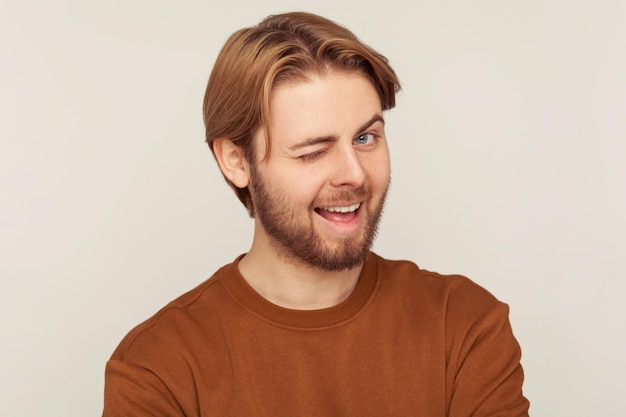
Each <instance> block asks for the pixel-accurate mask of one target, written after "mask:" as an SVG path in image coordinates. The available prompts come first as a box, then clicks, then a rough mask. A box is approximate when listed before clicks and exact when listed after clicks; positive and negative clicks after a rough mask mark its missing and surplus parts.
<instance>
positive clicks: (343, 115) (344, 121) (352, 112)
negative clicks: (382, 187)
mask: <svg viewBox="0 0 626 417" xmlns="http://www.w3.org/2000/svg"><path fill="white" fill-rule="evenodd" d="M375 115H382V106H381V102H380V97H379V95H378V92H377V91H376V88H375V87H374V85H373V83H372V82H371V80H370V79H369V78H368V77H367V76H365V75H362V74H361V73H358V72H343V71H329V72H326V73H323V74H312V75H310V76H309V77H308V78H306V79H298V80H294V81H288V82H283V83H281V84H279V85H278V86H276V87H275V88H274V90H273V91H272V93H271V95H270V101H269V115H268V119H269V126H268V127H269V131H270V134H271V142H272V145H273V144H274V142H276V144H277V145H278V144H279V143H280V144H284V145H289V144H290V143H293V142H294V141H299V140H302V139H306V138H309V137H315V136H324V135H329V136H330V135H333V136H339V137H340V136H343V135H353V134H356V133H358V132H355V129H358V127H359V126H362V125H363V123H364V122H366V121H367V120H370V119H371V118H372V117H373V116H375Z"/></svg>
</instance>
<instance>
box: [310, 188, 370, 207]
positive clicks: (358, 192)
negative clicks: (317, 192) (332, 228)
mask: <svg viewBox="0 0 626 417" xmlns="http://www.w3.org/2000/svg"><path fill="white" fill-rule="evenodd" d="M369 195H370V191H369V188H368V187H366V186H361V187H359V188H356V189H354V190H336V191H333V192H332V193H330V194H327V195H325V196H323V197H320V198H318V199H316V200H315V201H314V202H313V207H330V206H333V205H337V203H345V202H355V201H362V200H365V199H367V197H369Z"/></svg>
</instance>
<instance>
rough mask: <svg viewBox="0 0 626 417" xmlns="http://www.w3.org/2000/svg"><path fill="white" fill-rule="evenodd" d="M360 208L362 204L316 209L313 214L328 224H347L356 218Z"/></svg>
mask: <svg viewBox="0 0 626 417" xmlns="http://www.w3.org/2000/svg"><path fill="white" fill-rule="evenodd" d="M361 206H362V202H358V203H354V204H349V205H344V206H328V207H317V208H315V212H316V213H317V214H319V215H320V216H321V217H323V218H324V219H325V220H327V221H329V222H333V223H348V222H350V221H352V220H354V219H355V218H356V217H357V216H358V213H359V212H360V208H361Z"/></svg>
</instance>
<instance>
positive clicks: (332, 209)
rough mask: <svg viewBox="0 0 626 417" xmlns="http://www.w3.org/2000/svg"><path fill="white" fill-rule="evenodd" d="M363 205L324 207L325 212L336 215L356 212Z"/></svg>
mask: <svg viewBox="0 0 626 417" xmlns="http://www.w3.org/2000/svg"><path fill="white" fill-rule="evenodd" d="M360 205H361V203H356V204H353V205H351V206H348V207H324V210H326V211H330V212H334V213H348V212H350V211H356V209H358V208H359V206H360Z"/></svg>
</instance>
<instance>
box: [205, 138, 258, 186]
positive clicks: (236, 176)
mask: <svg viewBox="0 0 626 417" xmlns="http://www.w3.org/2000/svg"><path fill="white" fill-rule="evenodd" d="M213 152H214V153H215V159H217V163H218V164H219V166H220V169H221V170H222V174H224V176H225V177H226V178H227V179H228V180H230V182H232V183H233V184H235V186H236V187H238V188H246V187H247V186H248V184H249V182H250V175H249V172H250V170H249V165H248V161H247V160H246V157H245V155H244V152H243V149H241V148H240V147H239V146H237V145H235V144H234V143H233V142H232V141H231V140H228V139H215V140H214V141H213Z"/></svg>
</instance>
